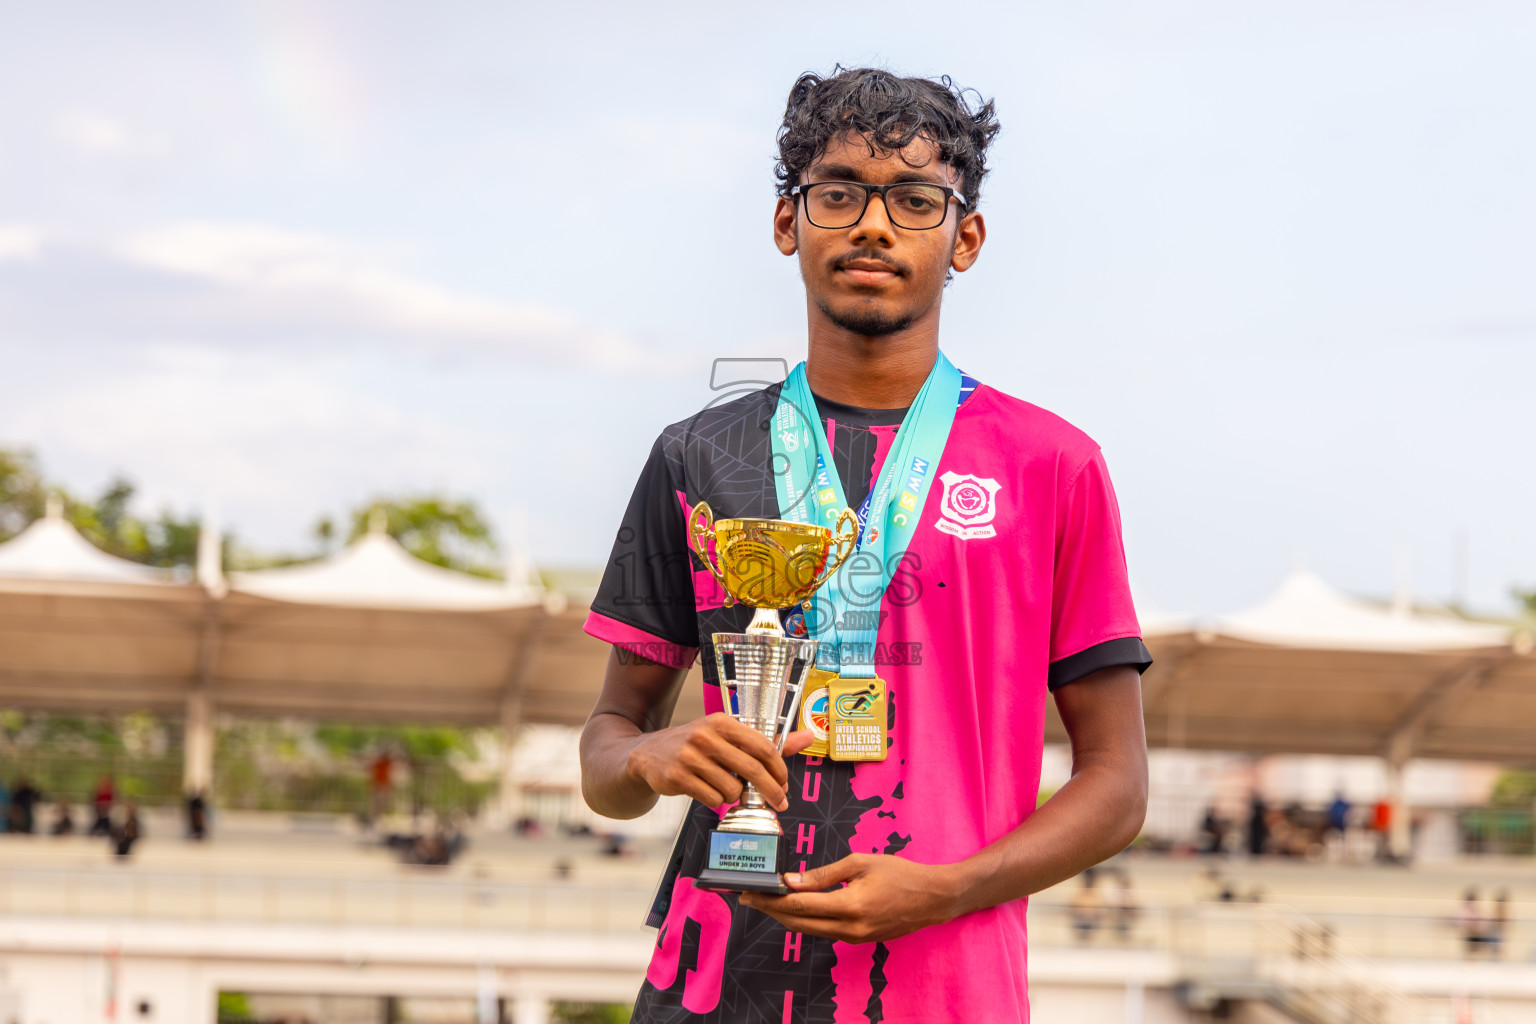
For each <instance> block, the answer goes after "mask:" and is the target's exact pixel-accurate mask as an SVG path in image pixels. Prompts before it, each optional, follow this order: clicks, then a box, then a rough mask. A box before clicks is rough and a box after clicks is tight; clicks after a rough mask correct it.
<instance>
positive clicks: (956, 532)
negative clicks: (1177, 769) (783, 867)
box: [586, 379, 1151, 1024]
mask: <svg viewBox="0 0 1536 1024" xmlns="http://www.w3.org/2000/svg"><path fill="white" fill-rule="evenodd" d="M965 384H966V390H965V391H964V392H963V393H962V401H961V404H960V407H959V409H958V411H957V413H956V416H955V421H954V426H953V428H952V429H951V431H950V435H949V440H948V443H947V445H946V447H945V449H944V454H943V457H942V458H941V459H940V460H939V464H938V467H937V476H936V479H937V481H938V486H935V487H933V488H931V489H930V491H929V493H928V497H927V500H926V503H925V505H924V507H923V511H922V519H921V521H920V525H919V527H918V529H917V532H916V534H915V535H914V536H913V538H912V542H911V545H910V546H909V548H908V549H907V554H906V558H905V559H904V560H903V563H902V568H901V570H900V571H899V572H898V573H897V575H896V577H895V579H893V581H892V583H891V585H890V587H889V588H888V589H887V591H886V594H885V597H884V600H883V601H882V604H881V609H880V610H881V620H880V621H881V625H880V630H879V635H878V646H877V651H878V653H877V664H876V672H877V674H879V675H880V676H881V677H882V678H883V679H885V681H886V683H887V685H888V688H889V689H888V692H889V704H888V714H889V721H888V726H889V740H890V750H889V754H888V756H887V759H886V760H885V761H883V762H865V763H848V762H834V761H831V760H826V759H820V758H811V757H804V756H794V757H790V758H789V759H788V764H789V779H790V783H789V790H790V806H789V809H788V810H787V811H783V812H780V814H779V818H780V820H781V822H782V823H783V825H784V834H785V840H784V841H785V842H786V843H787V844H788V845H789V846H790V849H791V851H792V852H791V856H790V861H791V864H792V867H793V868H794V869H800V870H803V869H805V868H811V867H817V866H819V865H823V864H829V863H831V862H833V861H835V860H838V859H839V858H841V857H844V856H846V855H847V854H849V853H885V854H895V855H898V856H902V857H907V858H910V859H912V860H915V861H920V862H924V863H952V862H955V861H959V860H962V859H964V858H966V857H968V856H970V855H971V854H973V853H975V852H976V851H977V850H979V849H981V848H982V847H983V846H986V845H987V844H989V843H991V842H993V841H995V840H997V839H999V838H1001V837H1002V836H1003V835H1005V834H1006V833H1008V832H1009V831H1011V830H1012V829H1013V828H1015V827H1016V826H1018V825H1019V823H1020V822H1022V821H1023V820H1024V819H1025V818H1027V817H1028V816H1029V815H1030V814H1031V813H1032V812H1033V811H1034V809H1035V805H1036V801H1037V796H1038V789H1039V782H1040V757H1041V748H1042V744H1043V734H1044V723H1045V702H1046V699H1047V695H1048V693H1049V691H1051V690H1054V689H1056V688H1058V687H1061V686H1065V685H1068V684H1070V683H1072V682H1073V681H1075V680H1077V679H1080V678H1082V677H1083V676H1086V675H1088V674H1089V673H1092V672H1094V671H1097V670H1098V669H1101V668H1106V667H1108V666H1111V665H1134V666H1136V667H1138V668H1141V669H1145V668H1146V666H1147V665H1148V664H1150V662H1151V658H1150V656H1149V655H1148V653H1147V650H1146V647H1145V646H1144V645H1143V644H1142V642H1141V639H1140V628H1139V626H1138V625H1137V622H1136V614H1135V610H1134V609H1133V608H1132V605H1131V596H1130V588H1129V586H1128V584H1127V580H1126V567H1125V555H1124V550H1123V547H1122V544H1121V537H1120V514H1119V510H1118V508H1117V505H1116V502H1115V495H1114V491H1113V490H1112V488H1111V486H1110V482H1109V475H1108V472H1107V471H1106V469H1105V466H1104V461H1103V458H1102V457H1101V455H1100V453H1099V449H1098V446H1097V445H1095V444H1094V442H1093V441H1092V440H1091V439H1090V438H1088V437H1087V436H1086V435H1084V434H1083V433H1082V432H1080V431H1078V430H1077V429H1075V428H1074V427H1072V426H1071V425H1070V424H1068V423H1066V422H1065V421H1064V420H1062V419H1060V418H1058V417H1056V416H1054V415H1052V414H1051V413H1048V412H1046V411H1044V410H1043V409H1040V408H1037V407H1036V406H1033V405H1030V404H1028V403H1027V402H1022V401H1019V400H1018V399H1015V398H1010V397H1009V396H1007V395H1004V394H1002V393H1001V392H998V391H996V390H994V389H992V388H989V387H986V386H984V385H980V386H978V385H975V382H974V381H971V380H970V379H967V380H966V382H965ZM778 391H779V389H778V387H777V386H774V387H770V388H768V389H766V390H764V391H761V392H756V393H754V394H752V395H748V396H746V397H744V398H741V399H738V400H736V401H734V402H731V403H730V404H728V405H723V406H720V407H718V408H714V409H710V410H707V411H705V412H703V413H701V414H699V415H698V416H696V417H694V418H693V419H690V420H687V421H684V422H681V423H677V424H674V425H673V426H671V427H668V428H667V429H666V430H665V431H664V432H663V434H662V436H661V437H660V439H658V440H657V442H656V445H655V447H654V448H653V449H652V451H651V455H650V459H649V461H648V462H647V464H646V467H645V470H644V472H643V473H642V475H641V478H640V482H639V484H638V485H637V487H636V488H635V492H634V496H633V497H632V498H631V500H630V504H629V508H628V510H627V511H626V513H625V517H624V522H623V525H622V527H621V528H620V530H619V535H618V539H617V541H616V543H615V545H614V550H613V556H612V558H611V560H610V562H609V564H608V568H607V571H606V572H605V574H604V577H603V582H602V585H601V587H600V588H599V590H598V594H597V598H596V600H595V601H594V602H593V605H592V612H591V615H590V617H589V618H588V620H587V626H586V628H587V632H589V633H591V634H592V635H593V636H595V637H598V638H599V639H602V640H606V641H608V642H610V643H613V644H615V645H617V646H619V647H623V648H626V649H629V650H632V651H634V652H636V653H638V654H641V655H643V656H644V657H647V658H650V659H652V660H655V661H661V662H664V663H667V664H671V665H674V666H678V667H683V666H687V665H691V664H692V663H693V661H694V659H695V658H696V657H697V656H698V654H699V651H700V648H701V647H703V648H704V655H705V657H704V661H703V670H704V677H705V691H704V701H705V707H706V708H707V709H708V710H710V711H718V710H719V709H720V696H719V690H718V684H717V680H716V679H715V670H714V657H713V652H712V651H710V650H709V649H708V648H709V642H710V641H709V637H710V634H712V633H716V632H740V631H741V630H743V629H744V628H745V627H746V624H747V621H748V619H750V617H751V609H748V608H742V607H740V606H736V607H732V608H726V607H724V605H723V597H724V594H723V593H722V591H721V590H720V589H719V587H718V586H717V585H716V584H715V582H714V579H713V577H711V575H710V574H709V572H708V570H706V569H705V568H704V566H703V565H702V564H701V563H700V562H699V561H698V559H697V558H696V557H695V556H694V555H693V554H692V552H691V551H690V550H689V548H688V543H687V534H686V529H685V525H684V523H685V515H686V512H687V510H688V509H689V508H691V507H692V506H693V505H694V503H696V502H698V501H701V500H707V501H708V502H709V503H710V505H711V507H712V508H713V509H714V513H715V516H716V518H721V519H723V518H733V517H760V518H778V517H779V508H778V500H777V497H776V495H775V490H774V481H773V478H772V476H771V475H770V469H769V466H770V456H771V445H770V439H769V435H768V429H769V426H770V424H771V423H772V419H773V412H774V408H775V405H776V403H777V401H778ZM817 406H818V412H819V414H820V416H821V418H822V420H823V422H824V423H825V425H826V429H827V431H828V435H829V439H830V441H831V448H832V453H833V458H834V461H835V462H836V463H837V470H838V473H839V474H840V476H841V477H842V481H843V486H844V490H845V494H846V496H847V499H848V501H849V502H850V503H851V504H853V505H854V506H855V507H857V505H858V504H859V503H860V502H861V501H862V500H863V498H864V496H865V495H866V494H867V493H868V491H869V489H870V487H871V483H872V481H873V480H874V479H875V476H876V474H877V473H878V471H879V468H880V465H881V463H882V461H883V459H884V457H885V454H886V452H887V451H888V450H889V449H890V447H891V443H892V441H893V440H894V436H895V433H896V430H897V428H898V426H899V424H900V422H901V419H902V416H903V413H904V410H866V409H854V408H851V407H848V406H842V405H838V404H836V403H831V402H825V401H822V400H820V399H818V400H817ZM717 823H718V814H717V812H716V810H714V809H711V808H707V807H704V806H702V805H695V806H694V807H693V808H692V810H691V812H690V814H689V817H688V820H687V822H686V823H685V825H684V827H683V831H682V834H681V836H680V837H679V840H678V844H677V847H676V848H675V849H674V851H673V855H672V861H671V864H670V865H669V868H668V872H667V877H666V878H665V879H664V880H663V883H662V886H661V890H660V893H659V894H658V896H657V900H656V905H655V906H654V907H653V908H652V913H651V917H650V920H649V922H648V923H650V924H651V925H652V926H654V927H657V928H659V933H658V935H657V941H656V948H655V951H654V953H653V955H652V959H651V964H650V969H649V970H648V971H647V974H646V981H645V984H644V986H643V987H642V989H641V992H640V996H639V999H638V1002H637V1004H636V1007H635V1016H634V1019H635V1020H636V1021H643V1022H655V1024H673V1022H685V1021H687V1022H695V1021H711V1022H726V1021H732V1022H734V1021H742V1022H751V1024H757V1022H761V1024H788V1022H804V1024H854V1022H859V1024H866V1022H867V1024H876V1022H881V1021H884V1022H888V1024H897V1022H900V1024H932V1022H935V1021H946V1020H955V1021H967V1022H970V1021H978V1020H985V1021H1021V1022H1027V1021H1028V1019H1029V998H1028V982H1027V980H1026V976H1025V960H1026V957H1025V951H1026V939H1027V936H1026V926H1025V910H1026V905H1027V901H1025V900H1018V901H1015V902H1013V903H1007V904H1004V905H1002V906H998V907H994V908H991V909H989V910H984V911H979V912H977V913H973V914H967V915H965V916H963V917H959V918H956V919H955V920H953V921H951V922H949V923H947V924H943V925H937V926H934V927H931V928H927V929H924V930H922V931H919V932H916V933H914V934H912V935H908V936H905V937H903V938H900V939H896V940H894V941H891V942H882V943H865V944H848V943H841V942H832V941H830V940H826V939H819V938H813V937H810V936H803V935H800V934H797V933H792V932H789V931H787V930H786V929H784V928H783V927H782V926H781V925H779V924H778V922H776V921H774V920H773V919H772V918H770V917H768V916H766V915H764V914H761V913H758V912H757V911H753V910H750V909H747V908H743V907H739V906H738V905H737V902H736V899H735V897H733V896H728V895H722V894H719V893H714V892H708V891H705V890H702V889H697V888H695V887H694V885H693V881H694V879H695V878H697V876H698V873H699V871H700V870H702V868H703V866H704V863H705V859H706V854H707V846H708V837H709V832H710V830H711V829H713V828H714V827H715V825H716V824H717ZM797 862H798V863H797Z"/></svg>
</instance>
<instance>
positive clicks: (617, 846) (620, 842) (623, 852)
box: [603, 832, 633, 857]
mask: <svg viewBox="0 0 1536 1024" xmlns="http://www.w3.org/2000/svg"><path fill="white" fill-rule="evenodd" d="M632 852H633V851H631V850H630V848H629V840H628V839H625V838H624V836H623V834H622V833H619V832H615V833H613V834H612V835H610V836H609V837H608V840H607V842H605V843H604V844H603V856H604V857H628V856H629V855H630V854H631V853H632Z"/></svg>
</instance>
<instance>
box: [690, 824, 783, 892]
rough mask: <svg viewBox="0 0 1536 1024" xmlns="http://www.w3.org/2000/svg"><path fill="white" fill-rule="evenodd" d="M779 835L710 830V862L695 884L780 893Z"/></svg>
mask: <svg viewBox="0 0 1536 1024" xmlns="http://www.w3.org/2000/svg"><path fill="white" fill-rule="evenodd" d="M782 839H783V837H782V836H769V835H763V834H761V833H754V832H726V831H724V830H720V831H715V832H711V833H710V834H709V863H708V864H707V865H706V866H705V868H704V870H703V871H702V872H700V873H699V880H698V881H697V882H695V883H694V884H695V885H697V886H698V887H699V888H700V889H710V890H714V891H716V892H763V893H768V894H769V895H777V896H782V895H784V894H785V893H787V892H789V887H788V886H787V885H785V884H784V878H783V874H782V872H783V868H784V865H783V863H782V861H783V859H784V857H783V851H784V846H783V844H782V843H781V842H780V840H782Z"/></svg>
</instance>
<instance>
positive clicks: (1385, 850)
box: [1371, 798, 1392, 860]
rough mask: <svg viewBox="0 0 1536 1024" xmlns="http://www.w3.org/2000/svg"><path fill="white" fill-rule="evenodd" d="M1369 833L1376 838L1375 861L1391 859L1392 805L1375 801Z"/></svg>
mask: <svg viewBox="0 0 1536 1024" xmlns="http://www.w3.org/2000/svg"><path fill="white" fill-rule="evenodd" d="M1371 833H1372V835H1374V836H1375V838H1376V859H1377V860H1391V859H1392V805H1391V804H1389V803H1387V801H1386V799H1385V798H1383V799H1381V800H1378V801H1376V807H1375V809H1373V810H1372V811H1371Z"/></svg>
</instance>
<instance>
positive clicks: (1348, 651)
mask: <svg viewBox="0 0 1536 1024" xmlns="http://www.w3.org/2000/svg"><path fill="white" fill-rule="evenodd" d="M1170 627H1171V628H1170ZM1163 628H1164V629H1167V630H1168V631H1167V632H1163V633H1153V632H1151V631H1150V630H1149V631H1148V635H1147V643H1148V646H1149V647H1150V648H1151V649H1152V652H1153V655H1154V657H1155V658H1156V663H1155V664H1154V665H1153V667H1152V668H1151V669H1150V670H1149V671H1148V672H1147V675H1146V677H1145V679H1144V680H1143V684H1142V703H1143V707H1144V709H1145V714H1146V722H1147V738H1148V742H1149V743H1150V744H1151V745H1153V746H1165V747H1173V748H1190V749H1205V750H1232V751H1248V752H1253V753H1260V754H1265V753H1276V754H1279V753H1319V754H1353V755H1370V756H1378V757H1382V758H1385V759H1386V762H1387V766H1388V775H1389V779H1391V780H1392V782H1393V788H1394V791H1395V792H1397V793H1398V794H1399V798H1400V792H1401V777H1402V769H1403V767H1404V765H1405V764H1406V763H1407V761H1408V759H1409V758H1410V757H1415V756H1423V757H1448V758H1459V759H1467V760H1503V761H1507V762H1517V763H1518V762H1526V763H1530V762H1533V761H1536V747H1533V746H1532V744H1531V743H1530V732H1529V727H1528V725H1526V724H1525V723H1529V722H1530V721H1532V716H1533V715H1536V685H1533V684H1536V671H1533V666H1532V663H1531V662H1532V659H1530V658H1529V657H1527V656H1526V655H1527V653H1528V651H1529V641H1528V639H1527V638H1525V637H1523V636H1521V635H1516V634H1515V633H1514V631H1513V630H1511V629H1510V628H1509V627H1507V626H1498V625H1490V624H1486V623H1478V622H1469V621H1467V620H1465V619H1462V618H1459V617H1456V616H1453V615H1449V614H1439V613H1432V612H1424V611H1419V610H1415V609H1413V608H1412V607H1411V606H1410V604H1409V603H1408V602H1407V601H1399V602H1396V603H1395V604H1393V605H1378V604H1373V603H1371V602H1368V601H1362V600H1359V599H1357V598H1352V597H1349V596H1347V595H1345V594H1342V593H1340V592H1338V591H1336V590H1334V589H1333V588H1331V587H1329V586H1328V585H1327V584H1326V583H1325V582H1323V580H1322V579H1320V578H1319V577H1318V576H1316V575H1315V574H1312V573H1310V572H1305V571H1300V572H1296V573H1293V574H1291V575H1290V576H1289V577H1287V578H1286V579H1285V580H1284V581H1283V582H1282V583H1281V585H1280V586H1279V588H1278V589H1276V591H1275V592H1274V593H1273V594H1272V595H1271V596H1270V597H1269V598H1267V599H1266V600H1264V601H1262V602H1260V603H1259V604H1257V605H1255V606H1254V607H1252V608H1249V609H1245V610H1243V611H1240V612H1237V613H1234V614H1232V615H1227V616H1222V617H1219V618H1217V619H1215V620H1214V621H1211V622H1210V623H1208V624H1205V625H1193V624H1190V625H1186V626H1185V627H1184V628H1183V629H1182V630H1179V629H1178V628H1177V627H1176V626H1173V625H1172V624H1168V623H1165V624H1163ZM1495 709H1496V710H1495ZM1047 738H1048V739H1052V740H1057V741H1064V740H1065V738H1066V734H1065V731H1064V730H1063V729H1062V727H1061V723H1060V721H1059V719H1058V718H1056V716H1055V715H1054V713H1053V714H1052V715H1051V721H1050V723H1049V724H1048V726H1047ZM1394 820H1395V821H1396V822H1397V823H1398V825H1399V826H1400V828H1401V829H1402V830H1403V831H1401V832H1400V834H1399V835H1398V836H1396V837H1395V842H1396V844H1397V846H1398V847H1399V848H1400V849H1405V848H1406V842H1407V834H1406V828H1407V815H1406V814H1402V813H1399V814H1397V815H1396V816H1395V819H1394Z"/></svg>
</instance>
